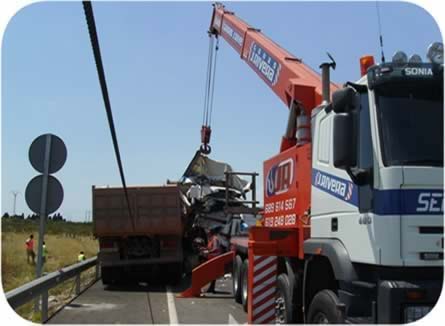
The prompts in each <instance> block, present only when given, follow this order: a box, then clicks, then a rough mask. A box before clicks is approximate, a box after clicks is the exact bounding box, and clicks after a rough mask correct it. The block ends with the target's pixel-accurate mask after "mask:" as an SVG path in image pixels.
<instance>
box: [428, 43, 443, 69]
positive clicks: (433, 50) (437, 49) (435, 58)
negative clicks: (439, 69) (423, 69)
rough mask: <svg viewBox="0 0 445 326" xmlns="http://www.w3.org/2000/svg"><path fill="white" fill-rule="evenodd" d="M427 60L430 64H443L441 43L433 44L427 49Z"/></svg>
mask: <svg viewBox="0 0 445 326" xmlns="http://www.w3.org/2000/svg"><path fill="white" fill-rule="evenodd" d="M426 56H427V58H428V59H429V60H430V61H431V63H435V64H443V43H442V42H434V43H433V44H431V45H430V46H429V47H428V53H427V55H426Z"/></svg>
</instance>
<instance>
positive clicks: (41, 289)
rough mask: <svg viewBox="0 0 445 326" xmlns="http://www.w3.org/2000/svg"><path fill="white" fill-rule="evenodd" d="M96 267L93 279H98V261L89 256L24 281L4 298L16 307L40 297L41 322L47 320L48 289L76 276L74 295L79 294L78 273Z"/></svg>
mask: <svg viewBox="0 0 445 326" xmlns="http://www.w3.org/2000/svg"><path fill="white" fill-rule="evenodd" d="M92 267H96V276H95V281H96V280H98V279H99V263H98V260H97V257H92V258H89V259H87V260H85V261H83V262H80V263H77V264H74V265H71V266H68V267H64V268H62V269H60V270H58V271H56V272H52V273H49V274H47V275H45V276H42V277H40V278H38V279H36V280H34V281H31V282H29V283H26V284H24V285H22V286H20V287H18V288H16V289H14V290H11V291H9V292H7V293H6V300H8V303H9V304H10V305H11V307H12V308H13V309H16V308H18V307H20V306H22V305H24V304H25V303H28V302H29V301H31V300H32V299H35V298H37V297H39V296H41V297H42V304H41V313H42V317H41V318H42V322H44V321H46V320H48V291H49V290H50V289H51V288H53V287H55V286H57V285H59V284H60V283H62V282H65V281H66V280H69V279H71V278H74V277H75V278H76V287H75V288H76V290H75V291H76V292H75V293H76V295H78V294H80V273H82V272H83V271H86V270H87V269H90V268H92Z"/></svg>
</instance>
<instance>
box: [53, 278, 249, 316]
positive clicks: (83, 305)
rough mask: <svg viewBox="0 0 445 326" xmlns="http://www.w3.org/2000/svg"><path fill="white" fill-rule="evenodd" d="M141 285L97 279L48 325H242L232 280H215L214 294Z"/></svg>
mask: <svg viewBox="0 0 445 326" xmlns="http://www.w3.org/2000/svg"><path fill="white" fill-rule="evenodd" d="M188 284H189V281H188V280H187V279H184V280H183V281H182V282H181V284H179V285H178V286H175V287H168V286H165V285H155V284H143V283H140V284H138V285H129V286H119V287H112V286H103V285H102V282H101V281H98V282H97V283H95V284H94V285H93V286H91V287H90V288H89V289H88V290H86V291H85V292H83V293H82V294H81V295H80V296H79V297H77V298H76V299H75V300H74V301H72V302H71V303H70V304H68V305H67V306H65V307H64V308H63V309H62V310H61V311H59V312H58V313H57V314H56V315H54V316H53V317H52V318H51V319H50V320H49V321H48V323H49V324H169V323H177V322H178V323H181V324H244V323H246V321H247V315H246V313H245V312H244V311H243V309H242V307H241V305H239V304H237V303H235V301H234V300H233V296H232V280H231V279H230V278H227V279H224V278H221V279H219V280H218V281H217V282H216V293H215V294H213V293H212V294H210V293H209V294H207V293H204V294H203V296H202V297H200V298H177V297H176V295H177V294H178V293H180V292H182V291H183V290H185V289H186V288H187V287H188Z"/></svg>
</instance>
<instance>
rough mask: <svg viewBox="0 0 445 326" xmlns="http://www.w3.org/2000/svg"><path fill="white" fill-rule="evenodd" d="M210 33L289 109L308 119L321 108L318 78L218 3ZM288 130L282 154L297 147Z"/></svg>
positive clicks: (258, 31) (214, 10)
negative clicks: (228, 48)
mask: <svg viewBox="0 0 445 326" xmlns="http://www.w3.org/2000/svg"><path fill="white" fill-rule="evenodd" d="M209 32H210V33H211V34H213V35H215V36H217V37H219V36H221V37H222V38H224V39H225V40H226V41H227V43H229V44H230V45H231V46H232V47H233V48H234V49H235V50H236V51H237V52H238V53H239V54H240V56H241V59H242V60H244V61H245V62H246V63H247V64H248V65H249V66H250V67H251V68H252V69H253V70H254V71H255V72H256V73H257V75H258V76H259V77H260V78H261V79H262V80H263V81H264V82H265V83H266V84H267V85H268V86H269V87H270V88H271V89H272V91H273V92H274V93H275V94H276V95H277V96H278V97H279V98H280V99H281V100H282V101H283V102H284V103H285V104H286V106H287V107H288V108H291V107H292V105H296V106H297V107H298V108H299V109H300V111H301V109H302V110H304V114H305V115H306V116H307V117H310V111H311V110H312V109H313V108H315V107H316V106H317V105H318V104H321V102H322V83H321V77H320V75H319V74H318V73H316V72H315V71H313V70H312V69H311V68H310V67H309V66H307V65H305V64H304V63H303V62H302V60H301V59H298V58H296V57H295V56H293V55H292V54H290V53H289V52H287V51H286V50H284V49H283V48H281V47H280V46H279V45H277V44H276V43H274V42H273V41H272V40H270V39H269V38H268V37H266V36H265V35H264V34H263V33H261V31H260V30H259V29H256V28H254V27H252V26H249V25H248V24H247V23H246V22H244V21H243V20H241V19H240V18H239V17H237V16H236V15H235V14H234V13H233V12H231V11H228V10H226V9H225V7H224V5H222V4H221V3H215V4H214V9H213V15H212V20H211V23H210V29H209ZM337 88H338V86H337V85H335V84H333V83H331V85H330V91H331V92H332V91H334V90H336V89H337ZM297 113H299V114H301V112H297ZM290 129H291V131H290V132H289V133H286V134H287V135H286V136H285V137H283V141H282V144H281V151H283V150H286V149H287V148H289V147H291V146H293V145H295V144H296V139H295V137H294V134H293V135H292V133H294V132H295V127H294V128H290ZM306 140H308V139H306Z"/></svg>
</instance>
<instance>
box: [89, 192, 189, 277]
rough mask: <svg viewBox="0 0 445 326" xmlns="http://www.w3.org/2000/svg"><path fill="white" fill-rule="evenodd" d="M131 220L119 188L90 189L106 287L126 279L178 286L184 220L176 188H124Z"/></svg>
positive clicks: (181, 260) (181, 263) (99, 255)
mask: <svg viewBox="0 0 445 326" xmlns="http://www.w3.org/2000/svg"><path fill="white" fill-rule="evenodd" d="M127 189H128V196H129V202H130V209H131V216H130V213H129V209H128V206H127V202H126V200H125V193H124V190H123V188H120V187H95V186H93V191H92V193H93V229H94V236H95V237H97V239H98V240H99V254H98V257H99V261H100V264H101V272H102V281H103V283H104V284H105V285H107V284H111V283H119V282H121V281H124V280H128V279H129V278H128V277H127V276H126V274H129V273H131V274H133V275H136V276H145V277H147V276H152V277H156V276H157V275H159V272H160V273H161V275H162V276H163V277H165V278H166V279H167V280H169V281H172V282H174V281H177V280H178V279H179V278H180V277H181V275H182V267H183V259H184V253H183V232H184V225H185V221H184V219H185V215H184V214H183V211H182V206H181V205H182V204H181V198H180V190H179V187H178V186H177V185H165V186H140V187H138V186H133V187H128V188H127Z"/></svg>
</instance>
